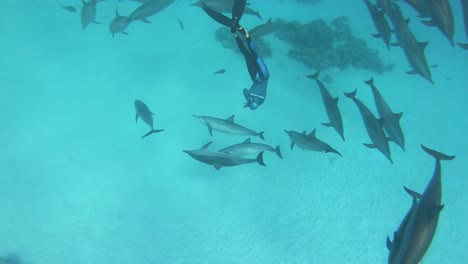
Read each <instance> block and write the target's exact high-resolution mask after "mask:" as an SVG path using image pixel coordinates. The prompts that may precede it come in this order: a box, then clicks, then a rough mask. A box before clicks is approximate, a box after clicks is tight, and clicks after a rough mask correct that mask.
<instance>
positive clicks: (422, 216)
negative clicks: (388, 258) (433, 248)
mask: <svg viewBox="0 0 468 264" xmlns="http://www.w3.org/2000/svg"><path fill="white" fill-rule="evenodd" d="M421 147H422V149H423V150H424V151H425V152H426V153H427V154H429V155H431V156H432V157H434V158H435V160H436V162H435V169H434V173H433V175H432V178H431V180H430V181H429V183H428V185H427V186H426V189H425V190H424V192H423V194H422V196H421V198H420V199H419V202H418V204H417V206H416V208H414V209H413V210H412V211H413V212H412V213H411V216H410V217H409V219H408V222H407V224H406V228H405V230H404V232H403V236H402V237H401V242H400V245H399V249H398V252H397V254H396V255H395V257H394V260H395V261H394V263H419V262H420V261H421V259H422V258H423V257H424V255H425V254H426V252H427V249H428V248H429V246H430V244H431V242H432V239H433V238H434V235H435V232H436V229H437V223H438V222H439V215H440V212H441V210H442V208H443V207H444V205H443V204H441V196H442V170H441V165H440V161H441V160H453V159H454V158H455V156H449V155H445V154H443V153H440V152H437V151H435V150H432V149H429V148H427V147H425V146H424V145H421Z"/></svg>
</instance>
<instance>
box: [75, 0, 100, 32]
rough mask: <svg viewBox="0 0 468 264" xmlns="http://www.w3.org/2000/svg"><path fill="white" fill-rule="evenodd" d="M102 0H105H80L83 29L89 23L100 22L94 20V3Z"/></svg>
mask: <svg viewBox="0 0 468 264" xmlns="http://www.w3.org/2000/svg"><path fill="white" fill-rule="evenodd" d="M102 1H106V0H89V1H88V2H85V1H84V0H81V2H82V3H83V8H82V9H81V25H82V26H83V29H85V28H86V27H87V26H88V25H89V24H91V23H94V24H101V23H99V22H97V21H96V4H97V3H98V2H102Z"/></svg>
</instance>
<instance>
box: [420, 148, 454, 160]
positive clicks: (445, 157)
mask: <svg viewBox="0 0 468 264" xmlns="http://www.w3.org/2000/svg"><path fill="white" fill-rule="evenodd" d="M421 147H422V149H423V150H424V151H425V152H426V153H427V154H429V155H431V156H432V157H434V158H435V159H436V160H453V159H454V158H455V156H450V155H446V154H444V153H442V152H438V151H435V150H433V149H430V148H428V147H426V146H424V145H423V144H421Z"/></svg>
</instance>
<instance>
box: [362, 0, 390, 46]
mask: <svg viewBox="0 0 468 264" xmlns="http://www.w3.org/2000/svg"><path fill="white" fill-rule="evenodd" d="M364 2H365V3H366V6H367V9H368V10H369V13H370V15H371V17H372V21H373V22H374V25H375V28H376V29H377V32H378V34H373V35H372V36H374V37H376V38H382V40H383V42H384V43H385V45H386V46H387V49H390V38H391V37H392V32H391V30H390V26H389V25H388V21H387V19H386V18H385V14H384V12H383V11H380V10H379V9H378V8H377V7H376V6H375V5H374V4H372V3H371V2H369V0H364Z"/></svg>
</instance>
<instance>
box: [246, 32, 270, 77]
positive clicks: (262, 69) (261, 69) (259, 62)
mask: <svg viewBox="0 0 468 264" xmlns="http://www.w3.org/2000/svg"><path fill="white" fill-rule="evenodd" d="M247 44H248V46H249V50H250V52H249V53H250V56H251V57H252V60H254V61H255V65H256V67H257V71H258V74H259V75H260V78H261V79H262V80H266V79H268V78H270V73H269V71H268V67H267V66H266V64H265V62H264V61H263V58H262V57H261V56H258V53H257V47H256V46H255V43H254V42H253V41H252V38H250V37H247Z"/></svg>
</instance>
